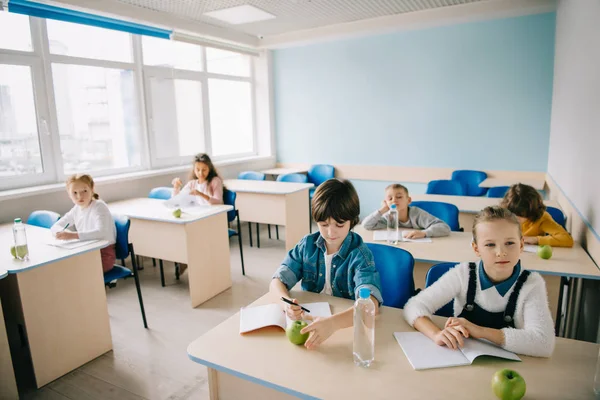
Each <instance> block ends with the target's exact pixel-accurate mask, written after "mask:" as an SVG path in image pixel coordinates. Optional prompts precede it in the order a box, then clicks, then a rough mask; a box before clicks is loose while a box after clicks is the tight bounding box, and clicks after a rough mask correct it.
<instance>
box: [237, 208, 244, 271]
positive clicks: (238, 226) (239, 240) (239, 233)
mask: <svg viewBox="0 0 600 400" xmlns="http://www.w3.org/2000/svg"><path fill="white" fill-rule="evenodd" d="M237 231H238V243H239V244H240V258H241V259H242V275H246V270H245V269H244V251H243V250H242V230H241V229H240V218H239V217H238V220H237Z"/></svg>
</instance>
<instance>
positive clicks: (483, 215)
mask: <svg viewBox="0 0 600 400" xmlns="http://www.w3.org/2000/svg"><path fill="white" fill-rule="evenodd" d="M490 221H508V222H510V223H511V224H515V225H516V226H517V228H519V238H521V236H522V235H523V234H522V232H521V224H520V223H519V220H518V219H517V217H516V216H515V214H513V213H512V212H511V211H510V210H507V209H506V208H502V207H498V206H490V207H486V208H484V209H483V210H481V211H480V212H479V213H478V214H477V215H476V216H475V221H473V241H474V242H475V243H477V225H479V224H481V223H482V222H490Z"/></svg>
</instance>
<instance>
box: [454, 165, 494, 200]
mask: <svg viewBox="0 0 600 400" xmlns="http://www.w3.org/2000/svg"><path fill="white" fill-rule="evenodd" d="M486 179H487V174H486V173H485V172H483V171H472V170H459V171H454V172H453V173H452V180H453V181H459V182H461V183H462V184H463V186H464V187H465V195H467V196H483V195H484V194H485V193H486V192H487V188H480V187H479V184H480V183H481V182H483V181H484V180H486Z"/></svg>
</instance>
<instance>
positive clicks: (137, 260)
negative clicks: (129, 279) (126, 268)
mask: <svg viewBox="0 0 600 400" xmlns="http://www.w3.org/2000/svg"><path fill="white" fill-rule="evenodd" d="M135 259H136V263H137V269H138V270H139V271H141V270H143V269H144V261H143V260H142V261H140V260H141V259H140V256H136V257H135ZM132 262H133V261H132Z"/></svg>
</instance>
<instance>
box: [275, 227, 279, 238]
mask: <svg viewBox="0 0 600 400" xmlns="http://www.w3.org/2000/svg"><path fill="white" fill-rule="evenodd" d="M275 236H277V240H279V225H275Z"/></svg>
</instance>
